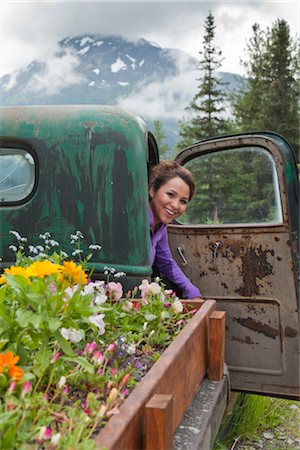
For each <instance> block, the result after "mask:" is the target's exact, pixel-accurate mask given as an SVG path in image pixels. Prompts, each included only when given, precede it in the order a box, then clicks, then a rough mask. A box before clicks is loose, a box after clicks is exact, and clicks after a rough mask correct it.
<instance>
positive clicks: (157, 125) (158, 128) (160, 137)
mask: <svg viewBox="0 0 300 450" xmlns="http://www.w3.org/2000/svg"><path fill="white" fill-rule="evenodd" d="M153 125H154V132H153V134H154V136H155V139H156V142H157V146H158V150H159V155H160V159H164V158H165V157H166V156H167V154H168V152H169V146H168V144H166V143H164V141H165V138H166V136H165V133H164V132H163V129H162V124H161V122H160V121H159V120H154V122H153Z"/></svg>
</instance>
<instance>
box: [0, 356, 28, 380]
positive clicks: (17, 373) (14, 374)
mask: <svg viewBox="0 0 300 450" xmlns="http://www.w3.org/2000/svg"><path fill="white" fill-rule="evenodd" d="M18 361H19V357H18V356H15V355H14V354H13V353H12V352H6V353H0V373H7V374H8V375H9V376H10V377H11V378H13V379H14V380H20V379H21V378H22V375H23V373H24V372H23V370H22V369H20V367H17V366H16V363H17V362H18Z"/></svg>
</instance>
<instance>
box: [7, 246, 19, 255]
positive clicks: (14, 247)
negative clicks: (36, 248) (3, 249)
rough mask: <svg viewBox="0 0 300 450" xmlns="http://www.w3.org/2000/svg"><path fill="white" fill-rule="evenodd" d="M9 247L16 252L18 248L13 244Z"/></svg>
mask: <svg viewBox="0 0 300 450" xmlns="http://www.w3.org/2000/svg"><path fill="white" fill-rule="evenodd" d="M9 248H10V249H11V250H12V251H13V252H15V253H16V251H17V250H18V249H17V247H16V246H15V245H10V246H9Z"/></svg>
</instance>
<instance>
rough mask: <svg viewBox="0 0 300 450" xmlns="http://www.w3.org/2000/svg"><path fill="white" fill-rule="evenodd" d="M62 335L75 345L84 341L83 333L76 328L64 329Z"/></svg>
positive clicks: (61, 331)
mask: <svg viewBox="0 0 300 450" xmlns="http://www.w3.org/2000/svg"><path fill="white" fill-rule="evenodd" d="M60 334H61V335H62V336H63V337H64V338H65V339H66V340H67V341H70V342H72V343H73V344H77V342H80V341H81V340H82V339H83V336H82V333H81V332H80V331H78V330H76V329H75V328H62V329H61V330H60Z"/></svg>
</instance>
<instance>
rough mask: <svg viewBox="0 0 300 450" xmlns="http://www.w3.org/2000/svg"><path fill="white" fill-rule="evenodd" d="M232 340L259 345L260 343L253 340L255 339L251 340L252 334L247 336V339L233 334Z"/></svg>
mask: <svg viewBox="0 0 300 450" xmlns="http://www.w3.org/2000/svg"><path fill="white" fill-rule="evenodd" d="M231 340H232V341H237V342H240V343H241V344H248V345H251V344H254V345H257V344H258V343H257V342H253V341H252V340H251V338H250V336H246V337H245V339H242V338H238V337H236V336H233V337H232V338H231Z"/></svg>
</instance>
